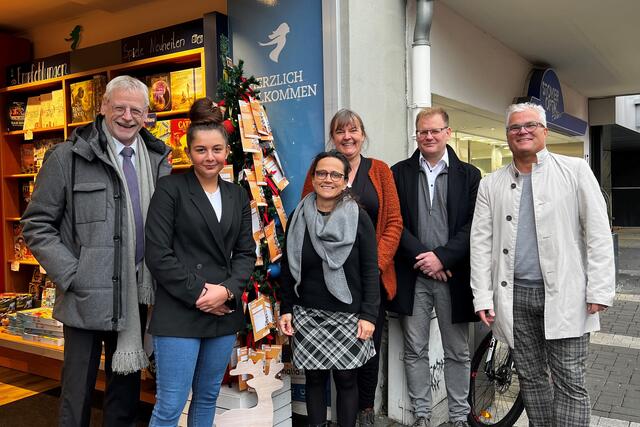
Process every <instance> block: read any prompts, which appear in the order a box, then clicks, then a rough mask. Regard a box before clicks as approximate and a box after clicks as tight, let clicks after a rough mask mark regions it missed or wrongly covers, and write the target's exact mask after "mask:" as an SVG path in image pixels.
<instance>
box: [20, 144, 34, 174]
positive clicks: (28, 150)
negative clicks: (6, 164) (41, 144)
mask: <svg viewBox="0 0 640 427" xmlns="http://www.w3.org/2000/svg"><path fill="white" fill-rule="evenodd" d="M35 152H36V146H35V144H32V143H30V142H25V143H23V144H21V145H20V171H21V172H22V173H36V160H35Z"/></svg>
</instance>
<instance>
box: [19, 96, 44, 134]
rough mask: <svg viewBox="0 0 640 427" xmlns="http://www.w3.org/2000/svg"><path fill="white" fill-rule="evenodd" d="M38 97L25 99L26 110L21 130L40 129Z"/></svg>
mask: <svg viewBox="0 0 640 427" xmlns="http://www.w3.org/2000/svg"><path fill="white" fill-rule="evenodd" d="M40 127H41V126H40V97H39V96H30V97H29V99H27V108H26V110H25V112H24V125H23V127H22V128H23V129H24V130H28V129H38V128H40Z"/></svg>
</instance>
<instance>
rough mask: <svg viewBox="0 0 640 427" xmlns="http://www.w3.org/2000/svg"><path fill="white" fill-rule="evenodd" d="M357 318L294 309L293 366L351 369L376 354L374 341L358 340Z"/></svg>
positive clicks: (323, 311)
mask: <svg viewBox="0 0 640 427" xmlns="http://www.w3.org/2000/svg"><path fill="white" fill-rule="evenodd" d="M358 320H359V319H358V315H357V314H355V313H342V312H336V311H327V310H319V309H315V308H307V307H301V306H299V305H294V306H293V327H294V330H295V331H296V332H295V334H294V335H293V365H294V366H295V367H296V368H304V369H354V368H359V367H360V366H362V365H364V364H365V363H366V362H367V360H369V359H370V358H372V357H373V356H374V355H375V354H376V350H375V348H374V347H373V340H366V341H364V340H361V339H358V337H357V335H358Z"/></svg>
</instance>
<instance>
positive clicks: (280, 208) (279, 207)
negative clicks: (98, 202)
mask: <svg viewBox="0 0 640 427" xmlns="http://www.w3.org/2000/svg"><path fill="white" fill-rule="evenodd" d="M271 200H273V206H274V207H275V208H276V213H277V214H278V218H280V223H281V224H282V229H283V230H285V231H286V230H287V213H286V212H285V211H284V205H283V204H282V199H281V198H280V196H275V195H274V196H272V197H271Z"/></svg>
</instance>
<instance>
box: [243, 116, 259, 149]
mask: <svg viewBox="0 0 640 427" xmlns="http://www.w3.org/2000/svg"><path fill="white" fill-rule="evenodd" d="M241 120H242V119H241V117H240V115H239V114H238V123H240V122H241ZM238 129H239V130H240V142H241V143H242V151H244V152H245V153H258V152H261V151H262V150H261V149H260V140H259V139H257V138H248V137H247V136H246V135H245V133H244V129H243V128H242V126H239V127H238Z"/></svg>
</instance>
